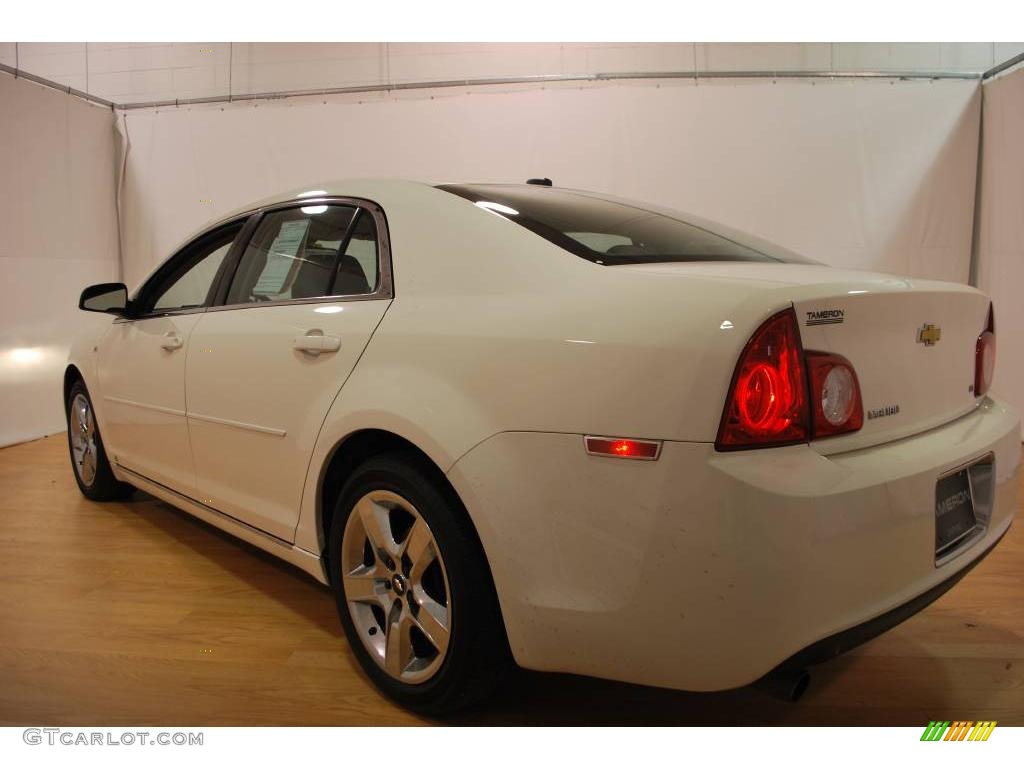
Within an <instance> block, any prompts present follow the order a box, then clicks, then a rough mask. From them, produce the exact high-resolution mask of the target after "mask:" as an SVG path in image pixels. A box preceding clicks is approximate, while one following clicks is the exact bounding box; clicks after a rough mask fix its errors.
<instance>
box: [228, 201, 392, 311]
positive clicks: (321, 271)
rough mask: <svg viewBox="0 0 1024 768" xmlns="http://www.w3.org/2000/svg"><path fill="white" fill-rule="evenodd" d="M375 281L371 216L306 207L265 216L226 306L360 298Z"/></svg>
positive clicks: (357, 211) (344, 208)
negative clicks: (349, 297)
mask: <svg viewBox="0 0 1024 768" xmlns="http://www.w3.org/2000/svg"><path fill="white" fill-rule="evenodd" d="M377 280H378V275H377V247H376V228H375V227H374V222H373V216H372V215H371V214H370V213H368V212H367V211H363V210H361V209H358V208H354V207H351V206H346V205H307V206H302V207H298V208H288V209H286V210H281V211H272V212H270V213H268V214H266V215H265V216H264V217H263V219H262V220H261V221H260V224H259V226H258V227H257V228H256V231H255V233H253V236H252V239H251V240H250V241H249V244H248V246H247V247H246V249H245V253H244V254H243V255H242V258H241V261H240V262H239V264H238V269H237V271H236V273H235V277H234V279H233V280H232V283H231V288H230V289H229V290H228V296H227V299H226V301H225V303H226V304H229V305H233V304H249V303H255V302H263V301H290V300H294V299H309V298H317V297H320V296H354V295H364V294H370V293H373V292H374V291H375V290H376V288H377Z"/></svg>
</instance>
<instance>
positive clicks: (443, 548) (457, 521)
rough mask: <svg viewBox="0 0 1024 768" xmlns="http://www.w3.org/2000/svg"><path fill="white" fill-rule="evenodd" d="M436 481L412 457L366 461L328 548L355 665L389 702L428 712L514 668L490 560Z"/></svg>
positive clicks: (457, 702) (479, 693)
mask: <svg viewBox="0 0 1024 768" xmlns="http://www.w3.org/2000/svg"><path fill="white" fill-rule="evenodd" d="M438 474H439V473H438V472H437V471H436V469H435V468H433V467H432V466H431V465H428V464H427V462H425V461H424V460H423V459H421V458H420V457H418V456H416V455H414V454H389V455H384V456H377V457H374V458H372V459H370V460H369V461H368V462H366V463H365V464H363V465H362V466H360V467H359V468H358V469H357V470H356V471H355V472H354V473H353V475H352V477H351V478H350V479H349V481H348V482H347V483H346V484H345V487H344V488H343V489H342V492H341V494H340V495H339V497H338V501H337V505H336V507H335V512H334V516H333V519H332V523H331V531H330V541H329V548H330V551H329V555H330V556H329V561H330V568H331V583H332V586H333V588H334V591H335V597H336V600H337V605H338V613H339V615H340V617H341V623H342V625H343V626H344V628H345V634H346V635H347V636H348V640H349V644H350V645H351V646H352V650H353V653H354V654H355V656H356V658H357V659H358V660H359V663H360V665H361V666H362V668H363V670H364V671H365V672H366V674H367V675H369V677H370V678H371V679H372V680H373V681H374V683H375V684H376V685H377V687H378V688H380V689H381V690H382V691H383V692H384V693H385V694H387V695H388V696H390V697H391V698H392V699H394V700H396V701H397V702H398V703H400V704H402V705H404V706H406V707H409V708H410V709H415V710H419V711H422V712H427V713H432V714H440V713H443V712H448V711H452V710H455V709H459V708H461V707H464V706H466V705H468V704H470V703H472V702H474V701H478V700H480V699H481V698H483V697H484V696H486V695H487V694H488V693H490V691H491V690H492V689H493V688H494V686H495V685H496V683H497V682H498V681H499V680H500V679H501V677H502V675H503V673H504V672H505V671H506V670H507V668H508V667H509V666H510V665H511V664H510V653H509V650H508V641H507V639H506V637H505V629H504V625H503V623H502V621H501V614H500V611H499V609H498V604H497V597H496V595H495V592H494V586H493V582H492V580H491V576H490V570H489V568H488V566H487V561H486V558H485V557H484V555H483V551H482V549H481V547H480V543H479V540H478V539H477V537H476V534H475V532H474V531H473V529H472V527H471V525H470V523H469V520H468V517H467V516H466V513H465V511H464V510H463V509H462V506H461V504H460V503H459V502H458V499H457V498H455V497H454V494H453V493H452V492H451V489H450V488H448V487H447V486H446V484H445V483H444V482H443V479H442V478H440V477H438V476H437V475H438Z"/></svg>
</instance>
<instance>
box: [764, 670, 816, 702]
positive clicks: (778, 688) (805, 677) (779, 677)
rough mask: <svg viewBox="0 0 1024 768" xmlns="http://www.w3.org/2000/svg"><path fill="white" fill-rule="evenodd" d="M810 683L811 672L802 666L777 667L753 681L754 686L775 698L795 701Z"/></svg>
mask: <svg viewBox="0 0 1024 768" xmlns="http://www.w3.org/2000/svg"><path fill="white" fill-rule="evenodd" d="M810 684H811V674H810V673H809V672H808V671H807V670H806V669H804V668H803V667H777V668H776V669H773V670H772V671H771V672H769V673H768V674H767V675H765V676H764V677H762V678H761V679H760V680H758V681H757V682H756V683H754V687H755V688H756V689H757V690H759V691H762V692H764V693H767V694H768V695H769V696H774V697H775V698H777V699H782V700H783V701H789V702H797V701H799V700H800V697H802V696H803V695H804V693H806V691H807V686H809V685H810Z"/></svg>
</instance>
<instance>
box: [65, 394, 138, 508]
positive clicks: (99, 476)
mask: <svg viewBox="0 0 1024 768" xmlns="http://www.w3.org/2000/svg"><path fill="white" fill-rule="evenodd" d="M67 419H68V450H69V452H70V454H71V467H72V469H73V470H74V472H75V481H76V482H77V483H78V488H79V490H80V491H81V492H82V495H83V496H85V497H86V498H88V499H92V500H93V501H110V500H113V499H123V498H125V497H127V496H128V495H129V494H131V492H132V490H133V489H132V487H131V486H130V485H128V484H127V483H122V482H120V481H119V480H118V479H117V478H116V477H114V472H113V470H112V469H111V468H110V462H109V461H107V452H106V451H105V450H104V448H103V439H102V438H101V437H100V430H99V427H98V426H97V425H96V414H95V412H94V411H93V407H92V400H91V399H90V398H89V391H88V390H87V389H86V388H85V383H84V382H82V380H81V379H79V380H78V381H76V382H75V383H74V384H72V385H71V390H70V391H69V392H68V402H67Z"/></svg>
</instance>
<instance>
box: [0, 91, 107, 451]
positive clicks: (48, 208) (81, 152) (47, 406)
mask: <svg viewBox="0 0 1024 768" xmlns="http://www.w3.org/2000/svg"><path fill="white" fill-rule="evenodd" d="M112 121H113V115H112V113H111V111H110V110H109V109H106V108H103V107H98V106H95V105H92V104H88V103H86V102H84V101H82V100H80V99H78V98H76V97H74V96H69V95H67V94H65V93H60V92H58V91H55V90H51V89H49V88H43V87H41V86H39V85H36V84H34V83H31V82H28V81H25V80H16V79H14V78H13V77H10V76H8V75H6V74H0V291H2V293H3V301H0V446H2V445H9V444H11V443H16V442H21V441H23V440H28V439H31V438H35V437H39V436H41V435H45V434H51V433H54V432H60V431H62V430H63V429H64V410H63V407H62V405H61V402H62V397H63V394H62V391H61V385H62V380H63V373H64V366H65V363H66V360H67V352H68V345H69V343H70V340H71V338H72V336H73V334H74V332H75V330H76V329H77V328H78V327H80V326H81V324H82V323H83V322H89V318H84V317H83V316H82V313H80V312H79V311H78V309H77V307H78V296H79V293H80V292H81V290H82V288H83V286H85V285H88V284H90V283H99V282H104V281H109V280H117V279H118V273H119V271H118V261H117V216H116V210H115V207H114V142H113V130H112Z"/></svg>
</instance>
